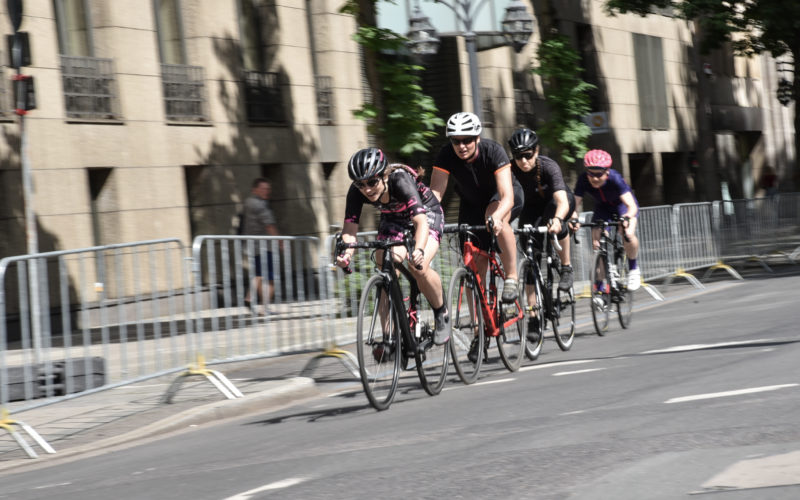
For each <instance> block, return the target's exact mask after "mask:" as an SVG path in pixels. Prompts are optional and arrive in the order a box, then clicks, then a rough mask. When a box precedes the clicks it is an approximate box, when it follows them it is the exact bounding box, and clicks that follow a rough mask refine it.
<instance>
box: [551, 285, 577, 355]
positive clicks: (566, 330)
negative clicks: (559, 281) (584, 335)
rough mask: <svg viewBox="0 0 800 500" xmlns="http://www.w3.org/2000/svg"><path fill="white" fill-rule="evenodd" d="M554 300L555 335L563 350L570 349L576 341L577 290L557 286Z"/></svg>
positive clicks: (553, 324)
mask: <svg viewBox="0 0 800 500" xmlns="http://www.w3.org/2000/svg"><path fill="white" fill-rule="evenodd" d="M555 294H556V296H555V299H554V300H553V310H552V313H553V317H552V318H551V319H550V324H551V325H552V327H553V337H554V338H555V339H556V343H557V344H558V347H560V348H561V350H562V351H569V350H570V348H571V347H572V343H573V342H574V341H575V292H574V290H573V289H572V287H570V289H569V290H567V291H564V290H561V289H560V288H556V291H555Z"/></svg>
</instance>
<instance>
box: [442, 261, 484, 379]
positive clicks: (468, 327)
mask: <svg viewBox="0 0 800 500" xmlns="http://www.w3.org/2000/svg"><path fill="white" fill-rule="evenodd" d="M474 287H475V285H474V284H473V282H472V278H471V276H470V274H469V272H468V271H467V270H466V269H465V268H463V267H459V268H458V269H456V270H455V272H454V273H453V277H452V278H451V279H450V286H449V288H448V289H447V307H448V308H449V311H450V322H451V324H452V331H451V333H450V342H449V344H450V355H451V357H452V358H453V367H454V368H455V369H456V373H457V374H458V377H459V378H460V379H461V381H462V382H464V383H465V384H471V383H473V382H475V381H476V380H477V379H478V374H479V373H480V371H481V365H482V364H483V345H484V332H483V313H482V311H481V305H480V299H478V292H477V290H475V288H474ZM476 330H477V332H476ZM476 333H477V336H476ZM473 339H477V342H478V345H479V346H481V348H480V350H479V352H478V359H477V360H476V361H475V362H472V361H470V360H469V358H468V357H467V355H468V353H469V348H470V346H471V345H472V342H473Z"/></svg>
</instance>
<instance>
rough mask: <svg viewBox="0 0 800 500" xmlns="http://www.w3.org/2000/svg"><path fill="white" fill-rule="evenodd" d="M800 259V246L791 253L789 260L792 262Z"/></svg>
mask: <svg viewBox="0 0 800 500" xmlns="http://www.w3.org/2000/svg"><path fill="white" fill-rule="evenodd" d="M798 259H800V247H797V248H795V249H794V251H793V252H792V253H790V254H789V260H791V261H792V262H794V261H796V260H798Z"/></svg>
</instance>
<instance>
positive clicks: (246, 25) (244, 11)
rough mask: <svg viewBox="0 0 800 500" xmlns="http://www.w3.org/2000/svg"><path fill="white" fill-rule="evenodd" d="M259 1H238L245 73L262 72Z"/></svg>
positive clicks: (261, 24)
mask: <svg viewBox="0 0 800 500" xmlns="http://www.w3.org/2000/svg"><path fill="white" fill-rule="evenodd" d="M260 3H261V2H260V1H259V0H239V31H240V32H241V44H242V65H243V67H244V70H245V71H264V70H265V69H266V68H265V67H264V38H263V36H262V33H263V31H262V30H263V25H264V23H263V21H262V16H261V11H260V9H259V4H260Z"/></svg>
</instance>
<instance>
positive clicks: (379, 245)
mask: <svg viewBox="0 0 800 500" xmlns="http://www.w3.org/2000/svg"><path fill="white" fill-rule="evenodd" d="M413 241H414V240H413V239H412V238H411V236H410V234H409V231H405V232H404V233H403V239H402V240H396V241H389V240H374V241H355V242H352V243H345V242H344V241H342V234H341V233H337V234H336V248H335V250H334V255H335V256H339V255H342V254H343V253H344V251H345V250H347V249H348V248H354V249H359V248H363V249H370V248H371V249H375V250H388V249H389V248H392V247H399V246H405V247H406V250H407V255H406V259H407V260H408V261H409V262H411V254H412V250H411V247H412V246H413ZM414 267H415V268H417V269H422V266H417V265H414ZM342 270H343V271H344V272H345V274H350V273H352V272H353V268H351V267H350V265H349V263H348V265H347V266H345V267H344V268H342Z"/></svg>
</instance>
